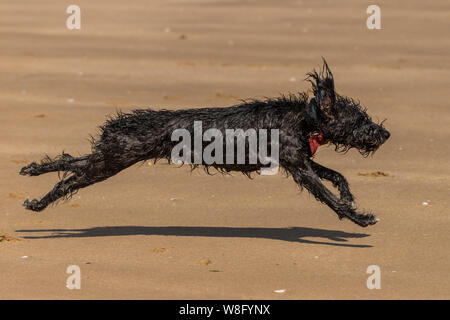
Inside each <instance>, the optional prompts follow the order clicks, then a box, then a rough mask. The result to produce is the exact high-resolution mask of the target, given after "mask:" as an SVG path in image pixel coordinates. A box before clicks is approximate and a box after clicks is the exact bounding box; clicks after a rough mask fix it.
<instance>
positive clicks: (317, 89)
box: [20, 60, 389, 227]
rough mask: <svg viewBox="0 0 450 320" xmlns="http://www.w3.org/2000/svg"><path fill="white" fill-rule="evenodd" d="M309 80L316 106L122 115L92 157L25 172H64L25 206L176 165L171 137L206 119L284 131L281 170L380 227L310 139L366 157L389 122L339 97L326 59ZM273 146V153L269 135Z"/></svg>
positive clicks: (217, 124) (63, 158)
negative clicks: (152, 167) (146, 168)
mask: <svg viewBox="0 0 450 320" xmlns="http://www.w3.org/2000/svg"><path fill="white" fill-rule="evenodd" d="M307 80H308V81H310V82H311V84H312V89H313V92H314V96H315V97H314V98H313V99H311V100H309V101H308V96H307V95H306V94H305V93H300V94H298V95H289V96H282V97H279V98H274V99H265V100H251V101H243V103H241V104H239V105H236V106H232V107H228V108H202V109H187V110H176V111H169V110H159V111H155V110H151V109H145V110H134V111H132V112H131V113H118V114H117V115H116V116H115V117H113V118H111V119H109V120H108V121H106V123H105V124H104V125H103V126H102V127H100V128H101V133H100V136H99V138H98V139H93V141H92V153H91V154H88V155H84V156H81V157H72V156H71V155H69V154H66V153H64V152H63V154H62V155H60V156H58V157H56V158H53V159H52V158H49V157H46V158H45V159H43V160H42V161H41V163H39V164H38V163H35V162H33V163H31V164H29V165H27V166H25V167H23V168H22V170H21V171H20V174H21V175H29V176H37V175H40V174H43V173H47V172H55V171H57V172H63V176H62V179H61V181H59V182H58V183H57V184H56V185H55V187H54V188H53V189H52V190H51V191H50V192H49V193H47V194H46V195H45V196H44V197H43V198H42V199H41V200H37V199H34V200H31V201H29V200H28V199H27V200H26V201H25V202H24V206H25V207H26V208H27V209H29V210H33V211H41V210H43V209H45V208H46V207H47V206H48V205H49V204H51V203H54V202H55V201H57V200H58V199H67V198H70V197H71V196H72V195H73V194H74V193H75V192H77V191H78V190H79V189H81V188H84V187H87V186H89V185H92V184H94V183H96V182H100V181H103V180H106V179H108V178H109V177H111V176H113V175H115V174H117V173H118V172H120V171H122V170H124V169H126V168H128V167H130V166H132V165H133V164H135V163H137V162H140V161H145V160H154V161H157V160H159V159H168V160H169V159H170V156H171V151H172V148H173V147H174V146H175V145H176V144H177V143H178V142H174V141H171V135H172V132H173V131H174V130H175V129H179V128H185V129H187V130H189V131H190V132H191V134H192V136H193V123H194V121H202V125H203V132H204V131H206V130H207V129H208V128H217V129H219V130H221V131H222V132H223V133H224V132H225V129H227V128H229V129H243V130H247V129H250V128H253V129H255V130H256V131H257V132H258V129H279V134H280V152H279V159H280V167H281V168H282V169H284V170H285V172H286V173H288V174H289V175H292V177H293V179H294V181H295V182H296V183H297V184H298V185H299V186H301V187H304V188H306V189H307V190H308V191H309V192H310V193H311V194H312V195H314V197H315V198H316V199H317V200H319V201H321V202H323V203H325V204H327V205H328V206H329V207H330V208H331V209H333V210H334V211H335V212H336V214H337V215H338V217H339V218H340V219H342V218H348V219H350V220H351V221H353V222H355V223H357V224H358V225H360V226H363V227H365V226H367V225H370V224H375V223H376V222H377V219H376V218H375V216H374V215H372V214H362V213H358V212H357V211H356V207H355V204H354V198H353V196H352V194H351V192H350V190H349V186H348V183H347V181H346V179H345V178H344V177H343V176H342V175H341V174H340V173H338V172H336V171H334V170H331V169H328V168H326V167H323V166H321V165H320V164H318V163H316V162H314V161H313V157H312V155H311V152H310V148H309V142H308V139H309V137H310V135H311V134H316V133H317V132H320V131H321V132H322V133H323V136H324V138H325V139H326V140H328V142H329V143H330V144H332V145H334V146H335V148H336V151H340V152H342V151H343V152H346V151H348V150H349V149H350V148H356V149H357V150H358V151H359V152H360V153H361V154H362V155H364V156H367V155H369V154H371V153H373V152H374V151H375V150H377V148H378V147H379V146H380V145H382V144H383V143H384V142H385V141H386V140H387V139H388V138H389V132H388V131H387V130H386V129H384V128H383V125H382V124H376V123H374V122H373V121H372V120H371V118H370V117H369V116H368V115H367V113H366V110H365V109H363V108H362V107H361V106H360V105H359V103H358V102H356V101H354V100H352V99H349V98H346V97H343V96H340V95H338V94H336V93H335V91H334V78H333V75H332V73H331V71H330V69H329V68H328V65H327V63H326V62H325V60H324V64H323V67H322V70H320V72H317V71H313V72H311V73H309V74H308V77H307ZM268 141H269V143H268V144H269V146H268V149H269V150H270V138H269V139H268ZM192 147H193V145H192ZM269 154H270V153H269ZM246 163H248V161H246ZM261 166H262V165H261V164H256V165H251V164H234V165H228V164H213V165H206V164H204V167H205V168H206V170H207V171H208V170H209V168H211V167H213V168H215V169H217V170H219V171H221V172H230V171H240V172H242V173H244V174H246V175H250V173H251V172H255V171H258V170H260V168H261ZM193 167H194V168H195V167H196V166H195V165H194V166H193ZM322 179H325V180H329V181H331V182H332V183H333V185H334V186H335V187H336V188H337V189H338V190H339V193H340V197H336V196H335V195H334V194H333V193H332V192H330V191H329V190H328V189H327V188H326V187H325V186H324V185H323V184H322V182H321V180H322Z"/></svg>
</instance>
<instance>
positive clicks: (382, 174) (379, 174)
mask: <svg viewBox="0 0 450 320" xmlns="http://www.w3.org/2000/svg"><path fill="white" fill-rule="evenodd" d="M358 176H363V177H372V178H378V177H393V175H392V176H391V175H390V174H389V173H386V172H383V171H375V172H358Z"/></svg>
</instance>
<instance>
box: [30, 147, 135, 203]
mask: <svg viewBox="0 0 450 320" xmlns="http://www.w3.org/2000/svg"><path fill="white" fill-rule="evenodd" d="M137 161H138V160H137V159H136V158H133V157H131V156H130V157H123V158H111V157H109V158H108V159H107V160H105V156H104V155H103V154H101V153H93V154H90V155H87V156H83V157H80V158H77V159H76V160H74V159H68V161H67V163H58V164H57V165H54V167H53V169H55V170H50V168H48V167H45V168H44V169H45V170H47V172H49V171H57V170H56V169H57V168H56V167H57V166H58V168H60V169H61V168H63V169H64V170H65V174H64V176H63V179H62V180H61V181H59V182H58V183H57V184H56V185H55V186H54V188H53V189H52V190H51V191H50V192H48V193H47V194H46V195H45V196H44V197H43V198H42V199H41V200H37V199H33V200H31V201H30V200H28V199H27V200H26V201H25V202H24V204H23V205H24V206H25V208H26V209H29V210H32V211H41V210H44V209H45V208H46V207H47V206H48V205H49V204H51V203H53V202H55V201H57V200H58V199H61V198H69V197H70V196H71V195H72V194H74V193H75V192H77V191H78V190H79V189H81V188H84V187H87V186H89V185H92V184H94V183H97V182H100V181H103V180H106V179H108V178H109V177H112V176H113V175H115V174H117V173H118V172H120V171H122V170H123V169H125V168H127V167H129V166H131V165H133V164H134V163H136V162H137ZM67 172H72V175H71V176H69V177H67V178H66V176H67Z"/></svg>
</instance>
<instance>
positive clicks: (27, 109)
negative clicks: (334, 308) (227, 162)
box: [0, 0, 450, 299]
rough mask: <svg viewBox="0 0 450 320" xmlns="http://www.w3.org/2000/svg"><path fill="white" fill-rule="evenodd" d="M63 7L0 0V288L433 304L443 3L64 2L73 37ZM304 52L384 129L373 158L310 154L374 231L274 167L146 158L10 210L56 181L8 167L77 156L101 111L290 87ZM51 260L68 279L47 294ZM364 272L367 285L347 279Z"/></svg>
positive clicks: (224, 100)
mask: <svg viewBox="0 0 450 320" xmlns="http://www.w3.org/2000/svg"><path fill="white" fill-rule="evenodd" d="M72 3H73V1H57V2H56V1H48V0H43V1H31V0H29V1H24V0H15V1H12V0H7V1H6V2H5V1H2V2H1V3H0V12H1V15H2V18H1V20H0V55H1V58H0V108H1V116H0V177H1V179H0V199H1V200H0V235H1V236H0V298H2V299H5V298H12V299H19V298H26V299H38V298H45V299H47V298H56V299H74V298H75V299H79V298H82V299H92V298H100V299H108V298H119V299H129V298H138V299H185V298H187V299H191V298H192V299H199V298H205V299H229V298H233V299H241V298H242V299H258V298H263V299H266V298H268V299H316V298H324V299H338V298H339V299H354V298H363V299H394V298H402V299H403V298H412V299H419V298H426V299H428V298H438V299H443V298H445V299H448V298H450V283H449V269H450V268H449V267H450V261H449V258H450V250H449V249H450V246H449V244H450V236H449V227H450V216H449V209H448V206H449V187H450V178H449V177H450V166H449V160H450V155H449V138H450V126H449V119H450V111H449V98H450V93H449V88H450V56H449V52H450V37H449V30H450V5H449V2H448V1H447V0H439V1H428V2H424V1H419V0H414V1H412V0H408V1H406V0H404V1H395V2H392V1H377V3H378V4H379V5H380V7H381V9H382V27H383V29H382V30H372V31H371V30H368V29H367V28H366V23H365V19H366V17H367V14H366V8H367V5H368V4H367V3H365V2H364V1H363V2H361V1H348V0H346V1H339V2H338V1H317V0H303V1H297V0H296V1H265V0H264V1H262V0H257V1H256V0H254V1H242V0H240V1H213V0H203V1H199V0H195V1H181V0H178V1H171V0H170V1H168V0H153V1H144V0H131V1H126V2H123V1H118V0H114V1H112V0H108V1H106V0H102V1H87V0H78V1H76V3H77V4H78V5H79V6H80V7H81V10H82V26H81V30H80V31H70V30H67V29H66V27H65V20H66V17H67V16H68V15H67V14H66V13H65V10H66V7H67V6H68V5H70V4H72ZM321 56H325V57H326V58H327V60H328V62H329V63H330V65H331V67H332V70H333V72H334V74H335V78H336V86H337V90H338V91H339V92H340V93H342V94H345V95H348V96H351V97H354V98H358V99H360V101H361V102H362V104H363V105H364V106H366V107H368V108H369V113H370V114H371V115H372V116H373V118H374V119H379V120H382V119H384V118H387V119H388V120H387V122H386V127H387V128H388V129H389V130H390V131H391V134H392V137H391V139H390V140H389V141H388V142H387V143H386V144H385V145H384V146H383V147H382V148H381V149H380V150H379V151H378V152H377V153H376V154H375V155H374V157H372V158H368V159H364V158H362V157H361V156H360V155H359V154H358V153H357V152H356V151H351V152H349V153H348V154H347V155H345V156H344V155H339V154H336V153H334V152H333V150H332V149H331V148H326V147H325V148H324V147H322V148H320V150H319V151H318V153H317V156H316V159H317V160H318V162H320V163H322V164H324V165H326V166H329V167H331V168H334V169H336V170H339V171H340V172H342V173H343V174H344V175H345V176H346V177H347V178H348V180H349V182H350V184H351V188H352V190H353V192H354V193H355V195H356V197H357V203H358V205H359V207H360V208H364V209H368V210H372V211H373V212H374V213H375V214H377V216H378V217H379V218H380V219H381V221H380V222H379V223H378V224H377V225H375V226H373V227H369V228H365V229H364V228H360V227H358V226H356V225H354V224H352V223H351V222H349V221H339V220H338V219H337V218H336V215H335V214H334V213H333V212H332V211H331V210H330V209H329V208H327V207H326V206H324V205H321V204H319V203H318V202H316V201H315V200H314V199H313V198H312V197H311V196H309V195H308V193H307V192H299V190H298V189H297V187H296V186H295V184H294V182H293V181H292V179H290V178H289V179H286V178H284V177H283V176H281V175H278V176H257V177H256V178H255V179H254V180H253V181H250V180H248V179H246V178H245V177H244V176H241V175H238V174H235V175H233V176H232V177H224V176H221V175H216V176H212V177H211V176H207V175H206V174H205V173H204V172H202V171H198V172H194V173H192V174H191V173H189V168H186V167H184V168H180V169H177V168H175V167H173V166H169V165H166V164H162V163H161V164H157V165H156V166H149V165H148V164H145V165H141V166H139V165H136V166H134V167H132V168H130V169H128V170H125V171H123V172H121V173H120V174H118V175H117V176H115V177H113V178H111V179H109V180H107V181H105V182H102V183H99V184H96V185H94V186H91V187H90V188H88V189H84V190H82V191H80V192H79V193H78V194H77V195H76V196H75V197H74V198H73V199H72V200H71V201H70V202H67V203H62V204H60V205H58V206H56V207H53V208H49V209H47V210H45V211H44V212H41V213H39V214H30V213H29V212H27V211H25V210H24V209H23V208H22V206H21V203H22V202H23V200H24V199H25V198H26V197H39V196H42V195H43V194H44V193H45V192H47V191H48V190H49V189H50V188H51V187H52V186H53V184H54V183H55V182H56V181H57V179H58V177H57V175H56V174H48V175H44V176H41V177H33V178H27V177H22V176H19V175H18V171H19V170H20V168H21V167H22V166H23V165H25V164H27V163H28V162H30V161H37V160H39V159H40V158H41V157H42V156H43V155H44V153H48V154H49V155H52V156H54V155H57V154H58V153H60V152H61V151H62V150H65V151H67V152H69V153H71V154H77V153H79V154H83V153H86V152H89V150H90V149H89V147H90V146H89V143H88V138H89V134H95V133H96V132H97V131H96V126H97V125H99V124H101V123H102V122H103V121H104V120H105V118H106V116H107V115H110V114H112V113H114V112H115V110H116V109H118V108H120V109H122V110H124V111H126V110H130V109H131V108H137V107H150V106H151V107H154V108H169V109H177V108H182V107H204V106H226V105H232V104H235V103H237V100H238V99H240V98H249V97H261V96H277V95H278V94H279V93H287V92H297V91H304V90H307V89H308V85H307V83H305V82H304V81H302V79H303V77H304V74H305V73H306V72H308V71H310V70H311V69H312V68H313V67H317V66H318V65H319V63H320V57H321ZM380 172H381V173H380ZM424 202H427V203H428V205H424V204H423V203H424ZM69 265H78V266H80V268H81V273H82V288H81V290H68V289H67V288H66V287H65V284H66V279H67V277H68V274H66V268H67V267H68V266H69ZM369 265H378V266H379V267H380V268H381V279H382V280H381V281H382V282H381V286H382V288H381V289H380V290H369V289H368V288H367V287H366V279H367V277H368V276H369V275H368V274H366V269H367V267H368V266H369ZM280 289H283V290H286V291H285V292H284V293H276V292H274V290H280Z"/></svg>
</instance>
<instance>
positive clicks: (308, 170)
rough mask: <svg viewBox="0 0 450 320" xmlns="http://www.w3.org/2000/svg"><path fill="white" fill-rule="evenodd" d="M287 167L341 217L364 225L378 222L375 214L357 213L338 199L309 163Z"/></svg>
mask: <svg viewBox="0 0 450 320" xmlns="http://www.w3.org/2000/svg"><path fill="white" fill-rule="evenodd" d="M286 169H287V170H288V171H289V172H290V173H291V174H292V177H293V178H294V181H295V182H297V184H299V185H300V186H303V187H305V188H306V189H307V190H308V191H309V192H310V193H311V194H312V195H313V196H314V197H315V198H316V199H317V200H319V201H320V202H322V203H325V204H327V205H328V206H329V207H330V208H331V209H333V211H334V212H336V214H337V215H338V216H339V218H340V219H342V218H344V217H346V218H348V219H350V220H351V221H353V222H354V223H356V224H358V225H360V226H362V227H367V226H368V225H371V224H375V223H377V221H378V220H377V219H376V217H375V216H374V215H373V214H361V213H357V212H356V211H355V209H353V208H352V206H351V205H350V204H349V203H347V202H346V201H344V200H341V199H338V198H337V197H336V196H335V195H334V194H333V193H332V192H331V191H330V190H328V189H327V188H326V187H325V185H323V183H322V181H320V178H319V176H318V175H317V174H316V173H315V172H314V170H313V169H312V166H311V165H310V164H309V163H305V164H303V165H302V166H301V167H289V168H286Z"/></svg>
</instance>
